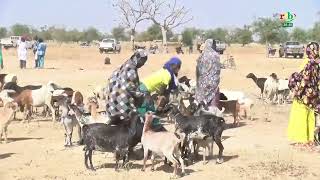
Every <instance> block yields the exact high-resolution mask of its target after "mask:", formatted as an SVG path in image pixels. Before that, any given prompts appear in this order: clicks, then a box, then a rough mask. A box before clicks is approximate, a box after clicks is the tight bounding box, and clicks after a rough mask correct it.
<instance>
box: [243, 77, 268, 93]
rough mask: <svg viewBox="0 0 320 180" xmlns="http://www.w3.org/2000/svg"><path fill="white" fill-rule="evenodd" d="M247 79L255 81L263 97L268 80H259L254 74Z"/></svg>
mask: <svg viewBox="0 0 320 180" xmlns="http://www.w3.org/2000/svg"><path fill="white" fill-rule="evenodd" d="M247 78H250V79H252V80H253V81H254V83H255V84H256V85H257V86H258V88H259V89H260V93H261V94H260V95H261V97H262V96H263V90H264V83H265V82H266V80H267V78H257V77H256V76H255V75H254V74H253V73H249V74H248V75H247Z"/></svg>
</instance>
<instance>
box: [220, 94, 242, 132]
mask: <svg viewBox="0 0 320 180" xmlns="http://www.w3.org/2000/svg"><path fill="white" fill-rule="evenodd" d="M218 108H219V109H220V110H221V109H222V108H225V111H224V113H226V114H228V113H230V114H232V116H233V119H234V121H233V124H234V125H235V126H239V124H240V104H239V102H238V100H226V101H223V100H220V101H219V104H218Z"/></svg>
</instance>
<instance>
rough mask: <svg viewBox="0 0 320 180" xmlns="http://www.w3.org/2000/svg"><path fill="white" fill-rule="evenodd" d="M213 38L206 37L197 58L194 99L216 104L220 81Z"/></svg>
mask: <svg viewBox="0 0 320 180" xmlns="http://www.w3.org/2000/svg"><path fill="white" fill-rule="evenodd" d="M212 44H213V40H212V39H208V40H206V42H205V47H204V51H203V53H202V55H201V56H200V57H199V59H198V60H197V68H196V75H197V89H196V94H195V95H196V96H195V97H196V100H197V101H198V102H199V103H200V102H205V103H207V104H208V103H211V104H213V105H216V102H217V100H218V98H219V96H218V94H219V83H220V72H221V67H220V57H219V54H218V53H217V52H216V51H214V50H213V49H212Z"/></svg>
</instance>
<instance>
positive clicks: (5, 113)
mask: <svg viewBox="0 0 320 180" xmlns="http://www.w3.org/2000/svg"><path fill="white" fill-rule="evenodd" d="M17 106H18V105H17V104H16V103H14V102H8V103H6V104H5V105H4V107H2V108H0V131H1V133H0V142H1V139H2V135H4V142H5V143H7V131H8V125H9V124H10V122H11V120H12V119H13V116H14V113H15V112H16V110H17V109H18V108H17Z"/></svg>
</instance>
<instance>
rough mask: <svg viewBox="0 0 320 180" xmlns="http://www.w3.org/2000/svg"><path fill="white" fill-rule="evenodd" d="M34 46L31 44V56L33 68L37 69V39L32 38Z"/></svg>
mask: <svg viewBox="0 0 320 180" xmlns="http://www.w3.org/2000/svg"><path fill="white" fill-rule="evenodd" d="M34 41H35V42H34V44H33V49H32V51H33V55H34V68H38V55H37V49H38V44H39V43H38V37H37V36H36V37H34Z"/></svg>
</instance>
